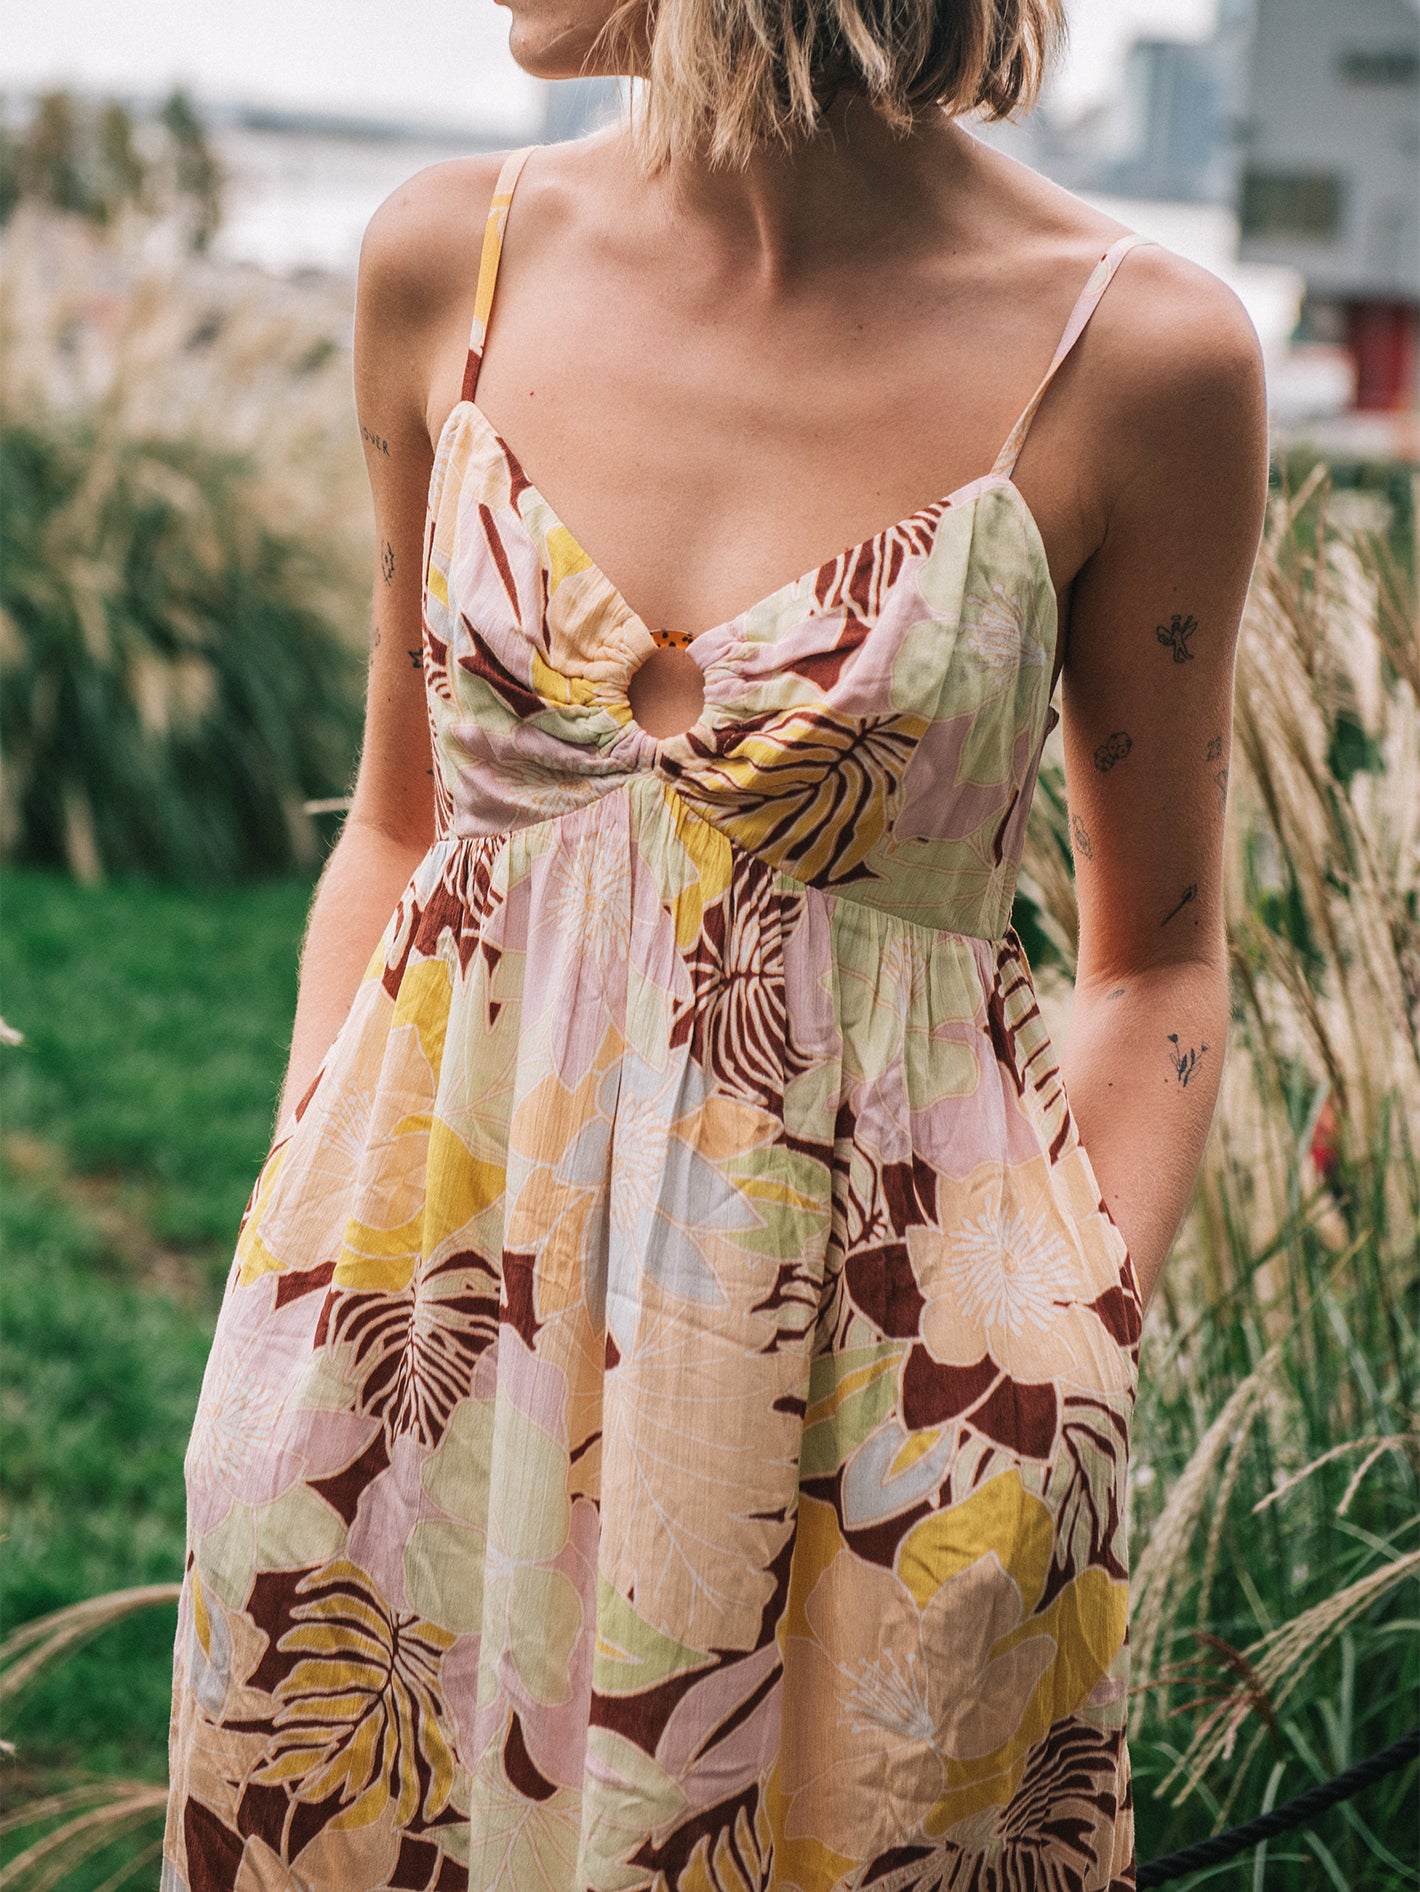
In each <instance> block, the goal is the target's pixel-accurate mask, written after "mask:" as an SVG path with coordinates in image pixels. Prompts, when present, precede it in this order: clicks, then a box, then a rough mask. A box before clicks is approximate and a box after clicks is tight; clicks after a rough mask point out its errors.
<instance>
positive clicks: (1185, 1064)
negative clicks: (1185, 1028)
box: [1169, 1031, 1208, 1088]
mask: <svg viewBox="0 0 1420 1892" xmlns="http://www.w3.org/2000/svg"><path fill="white" fill-rule="evenodd" d="M1169 1043H1170V1044H1171V1045H1172V1046H1173V1050H1172V1051H1170V1053H1169V1063H1170V1064H1171V1065H1172V1066H1173V1072H1174V1076H1175V1077H1176V1078H1177V1079H1178V1081H1179V1084H1180V1085H1181V1086H1183V1087H1184V1088H1187V1085H1188V1080H1189V1078H1191V1077H1192V1076H1193V1073H1194V1072H1195V1071H1196V1070H1197V1069H1198V1061H1199V1059H1200V1058H1201V1057H1202V1056H1203V1053H1204V1052H1205V1051H1206V1050H1207V1049H1208V1047H1207V1045H1199V1046H1198V1048H1197V1050H1196V1051H1195V1050H1194V1048H1193V1046H1192V1045H1190V1046H1189V1047H1188V1049H1187V1051H1185V1050H1184V1049H1183V1047H1182V1045H1180V1043H1179V1041H1178V1033H1177V1032H1176V1031H1171V1032H1170V1033H1169Z"/></svg>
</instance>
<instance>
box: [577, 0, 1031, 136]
mask: <svg viewBox="0 0 1420 1892" xmlns="http://www.w3.org/2000/svg"><path fill="white" fill-rule="evenodd" d="M1065 38H1066V24H1065V10H1064V0H621V4H620V5H618V6H617V7H616V8H615V9H614V11H613V12H612V14H611V17H610V18H609V19H608V20H607V22H606V24H605V26H604V27H603V28H602V29H601V32H600V33H599V34H598V36H597V40H596V43H595V45H594V47H593V53H592V58H590V59H589V60H588V62H587V63H588V67H589V68H590V67H591V66H592V62H593V60H594V59H596V58H597V57H598V56H599V55H602V54H604V53H609V54H610V55H611V57H612V58H613V60H614V61H615V62H616V64H615V67H614V69H615V70H618V71H620V72H623V73H627V74H629V75H630V77H631V81H632V88H631V129H632V134H633V139H634V142H635V146H636V150H637V153H638V155H639V157H640V160H641V163H642V164H643V166H644V167H645V169H646V170H647V171H648V172H655V171H659V170H661V169H663V168H664V166H665V165H666V163H667V162H668V160H669V158H670V155H671V152H672V150H673V149H674V150H687V149H689V150H693V151H695V152H697V153H698V154H699V155H701V156H702V157H703V158H706V159H708V160H709V162H710V163H711V164H714V165H719V166H725V167H728V168H735V169H738V168H740V167H742V166H743V165H744V164H746V163H747V162H748V161H749V159H750V157H751V156H752V155H753V153H754V152H755V151H756V150H757V149H759V148H761V147H763V146H764V145H765V144H778V145H781V146H785V147H787V146H790V145H792V144H794V143H795V142H797V141H798V140H799V139H800V138H803V137H807V136H810V135H812V134H813V133H814V132H815V131H817V130H819V129H820V128H821V127H822V125H823V122H824V113H825V110H826V108H827V107H828V106H829V105H830V104H831V103H832V102H833V101H834V100H835V99H836V98H837V97H838V96H839V95H840V94H841V93H844V92H848V93H857V94H861V95H862V96H864V97H866V98H867V99H868V101H869V102H870V103H871V104H872V105H873V106H874V107H875V109H876V110H877V111H879V112H880V113H881V114H882V116H883V117H884V118H885V119H886V120H887V122H888V124H889V125H891V126H892V127H893V128H894V130H896V131H899V132H901V133H906V132H908V131H909V130H910V129H911V128H912V126H913V124H914V123H916V122H917V121H918V120H919V119H920V117H921V116H922V115H923V113H924V112H926V111H928V110H929V109H931V108H933V107H940V108H945V109H946V110H947V111H948V112H950V113H951V114H952V115H954V116H955V115H957V114H965V113H971V112H976V111H978V110H984V111H985V114H986V116H987V117H988V118H989V119H993V120H994V119H1002V118H1007V117H1009V116H1010V115H1011V114H1012V113H1013V112H1014V111H1016V110H1017V109H1018V108H1019V109H1023V110H1029V109H1030V108H1031V106H1033V105H1034V104H1035V102H1036V100H1037V98H1038V97H1039V94H1040V89H1041V85H1042V83H1043V81H1044V78H1045V75H1046V73H1047V71H1048V70H1049V68H1050V66H1051V65H1052V64H1053V62H1054V60H1055V59H1056V57H1057V55H1058V54H1059V52H1060V51H1061V50H1062V48H1063V46H1064V43H1065ZM638 88H640V97H639V98H638Z"/></svg>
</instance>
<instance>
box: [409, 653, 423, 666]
mask: <svg viewBox="0 0 1420 1892" xmlns="http://www.w3.org/2000/svg"><path fill="white" fill-rule="evenodd" d="M409 662H410V667H411V669H414V670H422V669H423V668H424V652H423V651H422V650H411V651H410V653H409Z"/></svg>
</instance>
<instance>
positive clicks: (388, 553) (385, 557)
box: [380, 539, 394, 585]
mask: <svg viewBox="0 0 1420 1892" xmlns="http://www.w3.org/2000/svg"><path fill="white" fill-rule="evenodd" d="M380 570H381V571H382V572H383V573H384V575H385V583H386V584H387V585H392V584H393V583H394V547H393V546H392V545H391V544H390V542H389V540H388V539H386V540H385V542H384V544H383V545H382V546H381V547H380Z"/></svg>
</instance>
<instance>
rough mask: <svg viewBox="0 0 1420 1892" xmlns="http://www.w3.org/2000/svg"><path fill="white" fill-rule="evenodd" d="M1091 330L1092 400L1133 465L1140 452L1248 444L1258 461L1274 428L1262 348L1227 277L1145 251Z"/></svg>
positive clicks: (1151, 248) (1129, 260)
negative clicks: (1261, 443)
mask: <svg viewBox="0 0 1420 1892" xmlns="http://www.w3.org/2000/svg"><path fill="white" fill-rule="evenodd" d="M1091 327H1092V328H1094V330H1095V334H1094V337H1093V341H1094V349H1093V351H1092V352H1093V355H1094V359H1095V365H1096V370H1097V372H1096V374H1095V375H1094V376H1093V377H1091V391H1092V396H1093V397H1094V398H1095V399H1097V400H1098V401H1099V403H1100V409H1099V412H1100V418H1101V421H1102V422H1103V423H1105V427H1104V431H1105V432H1106V433H1107V434H1108V436H1109V437H1110V439H1111V441H1112V442H1113V444H1114V445H1115V447H1116V448H1117V449H1119V450H1120V451H1121V452H1122V453H1123V457H1124V461H1125V462H1126V463H1127V462H1128V460H1129V459H1130V458H1131V451H1130V449H1131V446H1132V449H1133V452H1134V453H1138V452H1145V453H1148V452H1154V451H1157V450H1158V449H1159V448H1160V447H1162V446H1168V447H1170V448H1171V449H1172V450H1173V451H1177V452H1183V451H1187V450H1189V448H1190V447H1191V448H1192V449H1193V450H1195V451H1208V450H1210V449H1211V450H1212V451H1213V452H1214V453H1218V452H1220V451H1225V450H1226V449H1227V448H1228V447H1229V445H1230V444H1231V445H1234V446H1237V447H1239V448H1241V447H1243V446H1244V445H1245V444H1246V445H1249V446H1250V448H1251V451H1252V452H1253V453H1254V454H1255V453H1256V451H1257V443H1258V435H1259V433H1261V434H1262V435H1263V436H1265V429H1266V375H1265V369H1264V364H1263V354H1262V344H1261V341H1260V340H1259V337H1258V334H1257V330H1256V328H1255V327H1254V326H1253V321H1252V317H1251V316H1250V315H1249V314H1248V312H1247V308H1246V306H1245V304H1244V303H1243V302H1242V300H1241V298H1240V297H1239V296H1238V294H1237V293H1236V291H1235V290H1233V289H1232V288H1231V287H1230V286H1229V285H1228V284H1227V283H1226V282H1224V281H1223V279H1222V277H1221V276H1217V275H1215V274H1214V273H1213V271H1212V270H1210V269H1206V268H1204V267H1203V265H1202V264H1200V263H1195V262H1193V261H1191V260H1190V259H1189V258H1188V257H1185V256H1180V255H1178V254H1177V252H1175V251H1173V250H1170V249H1169V248H1168V247H1167V246H1166V245H1163V244H1161V243H1153V242H1150V243H1142V244H1139V245H1137V246H1136V247H1134V248H1133V249H1131V250H1129V251H1127V252H1126V254H1125V255H1124V257H1123V258H1122V260H1121V262H1120V264H1119V267H1118V269H1117V270H1116V273H1115V278H1114V280H1113V281H1112V282H1111V283H1110V286H1109V290H1108V293H1107V294H1106V295H1105V296H1104V297H1103V299H1102V300H1101V303H1100V306H1099V308H1098V309H1097V310H1096V312H1095V314H1094V316H1093V318H1092V321H1091ZM1264 444H1265V441H1264Z"/></svg>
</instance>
